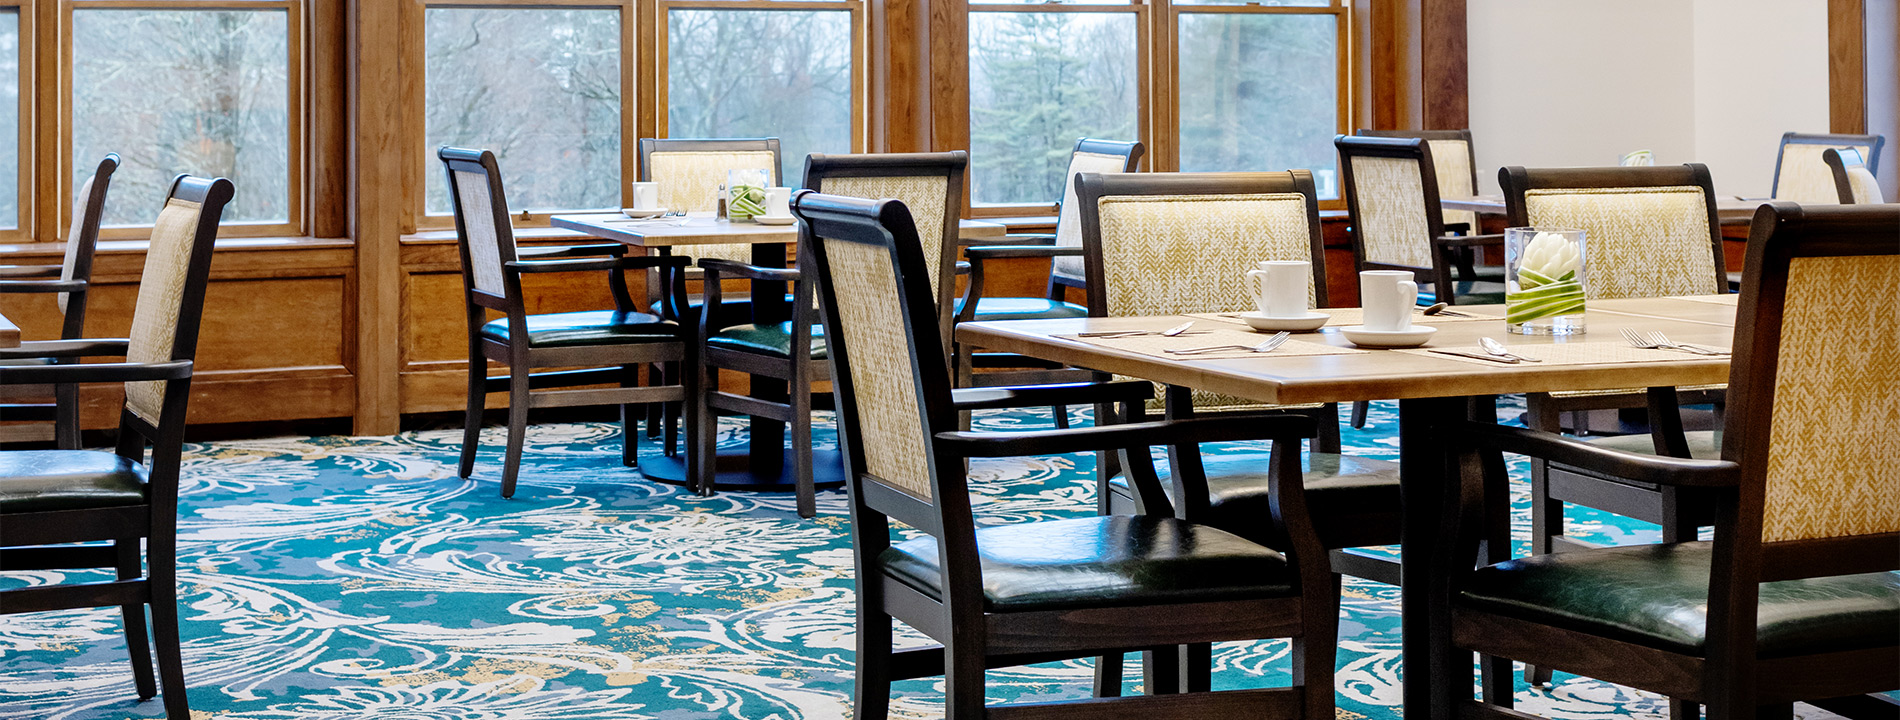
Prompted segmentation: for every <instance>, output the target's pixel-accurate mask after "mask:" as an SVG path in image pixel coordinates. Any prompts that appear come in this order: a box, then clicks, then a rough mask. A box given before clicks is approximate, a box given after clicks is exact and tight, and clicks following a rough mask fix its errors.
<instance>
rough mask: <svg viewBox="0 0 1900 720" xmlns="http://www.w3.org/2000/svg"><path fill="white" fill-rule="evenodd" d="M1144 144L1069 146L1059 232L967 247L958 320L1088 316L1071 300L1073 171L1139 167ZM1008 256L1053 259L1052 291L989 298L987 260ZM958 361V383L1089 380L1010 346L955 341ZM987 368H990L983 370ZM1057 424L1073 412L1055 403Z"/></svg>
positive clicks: (1078, 262) (1075, 265)
mask: <svg viewBox="0 0 1900 720" xmlns="http://www.w3.org/2000/svg"><path fill="white" fill-rule="evenodd" d="M1144 151H1145V148H1144V147H1143V146H1142V144H1141V143H1140V142H1138V141H1127V140H1103V139H1098V138H1082V139H1079V140H1077V141H1075V149H1074V150H1073V151H1071V152H1070V153H1069V169H1068V173H1067V174H1066V175H1065V176H1064V178H1065V179H1064V182H1063V183H1062V200H1061V202H1060V203H1058V204H1057V205H1056V229H1055V232H1053V233H1024V234H1014V235H1008V236H1005V237H1003V238H989V239H985V240H983V241H982V242H981V243H979V244H978V245H975V246H972V247H966V248H964V256H965V257H967V258H968V259H969V263H970V276H969V282H968V283H967V284H966V285H965V286H964V291H963V295H962V296H961V297H960V298H958V300H957V304H956V307H955V313H956V319H955V322H959V323H962V322H970V321H989V320H1033V319H1049V318H1065V317H1084V316H1086V315H1088V311H1087V310H1086V309H1085V308H1083V307H1082V306H1080V305H1077V304H1075V303H1071V302H1068V301H1067V299H1066V298H1067V292H1068V289H1069V288H1078V289H1079V288H1081V287H1082V284H1083V271H1082V257H1081V253H1082V234H1081V230H1080V227H1079V225H1078V224H1077V218H1078V217H1079V215H1078V212H1079V211H1078V209H1077V207H1076V200H1075V176H1076V175H1078V174H1081V173H1085V172H1099V173H1128V172H1134V171H1135V168H1136V166H1137V165H1139V164H1140V162H1141V156H1142V153H1143V152H1144ZM1006 258H1049V260H1050V268H1049V283H1048V286H1047V291H1046V293H1045V295H1046V297H1037V298H1029V297H986V296H985V295H984V287H985V281H986V279H987V278H986V275H985V274H984V269H985V262H984V261H986V260H1001V259H1006ZM955 347H956V351H955V365H956V368H957V385H958V386H959V387H980V386H984V385H1012V384H1017V385H1020V384H1028V383H1053V382H1069V381H1074V380H1078V379H1087V378H1088V374H1087V373H1086V371H1080V370H1075V369H1068V368H1061V367H1059V366H1057V365H1055V364H1053V363H1048V362H1045V361H1041V360H1037V359H1034V358H1027V357H1023V356H1021V355H1014V354H1010V353H990V352H974V351H972V350H970V349H969V348H964V347H962V346H955ZM979 370H984V371H987V372H978V371H979ZM1056 422H1057V425H1058V427H1066V426H1067V424H1068V413H1067V411H1066V409H1064V408H1057V412H1056Z"/></svg>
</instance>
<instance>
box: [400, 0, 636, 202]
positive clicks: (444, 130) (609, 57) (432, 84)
mask: <svg viewBox="0 0 1900 720" xmlns="http://www.w3.org/2000/svg"><path fill="white" fill-rule="evenodd" d="M620 22H621V18H620V13H619V11H616V10H597V9H512V8H507V9H501V8H430V9H429V10H428V13H427V21H426V30H425V33H426V35H425V37H424V44H425V45H426V51H425V52H426V56H427V57H426V60H425V71H424V78H425V79H424V85H425V90H424V93H425V94H426V96H427V110H426V111H425V130H424V135H425V136H426V140H427V143H428V145H427V147H428V148H429V149H430V153H431V155H430V157H431V158H433V157H434V155H433V153H434V149H435V148H437V147H441V146H443V145H453V146H457V147H469V148H478V149H485V150H491V151H494V153H495V157H496V160H498V161H499V163H500V165H501V172H502V184H503V187H504V188H506V189H507V191H508V205H509V207H511V208H513V209H516V210H577V209H599V208H617V207H620V198H621V191H620V187H621V182H620V175H621V167H620V143H621V137H620V93H621V85H620V81H621V78H620V53H621V52H622V48H621V47H620ZM427 176H428V197H427V199H426V201H425V207H426V209H427V211H428V212H429V213H431V214H441V215H446V214H448V213H449V212H450V207H449V198H448V189H447V185H446V181H445V180H444V179H443V178H442V171H441V167H440V165H436V164H432V165H431V166H430V172H429V173H427Z"/></svg>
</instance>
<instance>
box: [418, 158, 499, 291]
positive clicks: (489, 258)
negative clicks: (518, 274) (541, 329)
mask: <svg viewBox="0 0 1900 720" xmlns="http://www.w3.org/2000/svg"><path fill="white" fill-rule="evenodd" d="M436 157H438V158H440V159H441V160H442V164H443V167H444V168H445V169H446V171H447V172H448V176H449V201H450V203H451V205H452V206H453V208H454V210H455V235H456V238H457V239H458V240H459V241H460V243H461V246H462V247H461V250H462V282H463V284H464V286H465V287H467V288H470V289H474V290H480V291H482V292H485V293H488V294H491V295H494V296H496V297H507V295H508V288H507V286H506V284H505V283H504V282H503V281H502V267H503V266H505V265H506V264H508V263H511V262H514V261H515V231H514V226H513V225H511V224H509V222H508V199H507V197H506V196H505V195H503V194H502V189H501V170H500V168H499V166H498V165H496V163H495V154H494V153H492V152H489V151H486V150H469V149H465V148H451V147H445V148H442V149H440V150H437V151H436Z"/></svg>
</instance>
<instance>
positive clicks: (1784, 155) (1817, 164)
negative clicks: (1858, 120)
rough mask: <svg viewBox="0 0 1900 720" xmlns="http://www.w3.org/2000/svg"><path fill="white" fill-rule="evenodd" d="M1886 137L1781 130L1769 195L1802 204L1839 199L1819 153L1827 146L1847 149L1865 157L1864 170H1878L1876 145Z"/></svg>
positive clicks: (1879, 145)
mask: <svg viewBox="0 0 1900 720" xmlns="http://www.w3.org/2000/svg"><path fill="white" fill-rule="evenodd" d="M1884 143H1886V138H1885V137H1883V136H1880V135H1848V134H1816V133H1796V132H1791V133H1783V134H1782V136H1781V146H1780V148H1779V151H1778V152H1777V153H1776V155H1775V179H1774V185H1773V186H1772V188H1773V189H1772V190H1771V191H1770V192H1769V195H1768V196H1769V197H1770V198H1773V199H1775V200H1789V201H1792V202H1798V203H1801V204H1803V205H1829V204H1833V203H1836V202H1839V201H1840V194H1839V191H1837V190H1836V189H1835V185H1834V175H1833V173H1832V172H1830V171H1829V170H1828V167H1827V163H1826V161H1825V160H1823V159H1822V157H1821V154H1822V153H1824V152H1826V151H1827V149H1828V148H1843V149H1850V150H1854V151H1857V152H1859V153H1860V156H1861V157H1862V158H1866V160H1867V172H1869V173H1875V172H1878V168H1877V167H1876V165H1878V163H1879V160H1880V147H1881V145H1883V144H1884Z"/></svg>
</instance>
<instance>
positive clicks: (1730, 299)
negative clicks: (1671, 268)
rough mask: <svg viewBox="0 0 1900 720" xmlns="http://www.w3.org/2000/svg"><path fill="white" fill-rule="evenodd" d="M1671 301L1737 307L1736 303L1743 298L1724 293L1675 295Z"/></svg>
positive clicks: (1734, 294)
mask: <svg viewBox="0 0 1900 720" xmlns="http://www.w3.org/2000/svg"><path fill="white" fill-rule="evenodd" d="M1669 299H1670V300H1688V301H1690V302H1700V303H1709V304H1711V305H1727V306H1729V307H1735V304H1736V302H1738V301H1740V300H1741V299H1742V296H1741V295H1739V294H1736V293H1723V294H1721V295H1674V296H1671V297H1670V298H1669Z"/></svg>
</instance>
